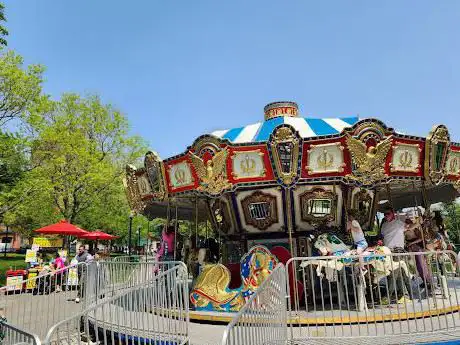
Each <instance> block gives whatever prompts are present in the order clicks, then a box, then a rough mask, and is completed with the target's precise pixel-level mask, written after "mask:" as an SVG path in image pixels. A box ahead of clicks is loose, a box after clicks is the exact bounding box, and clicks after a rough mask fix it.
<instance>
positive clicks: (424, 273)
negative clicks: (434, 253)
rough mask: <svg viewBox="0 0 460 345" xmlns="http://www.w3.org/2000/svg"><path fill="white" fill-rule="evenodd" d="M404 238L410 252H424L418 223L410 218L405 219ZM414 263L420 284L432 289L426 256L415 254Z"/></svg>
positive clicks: (431, 279) (429, 289)
mask: <svg viewBox="0 0 460 345" xmlns="http://www.w3.org/2000/svg"><path fill="white" fill-rule="evenodd" d="M405 223H406V225H405V238H406V246H407V249H408V250H409V252H411V253H424V252H425V250H424V249H423V237H422V234H421V230H420V225H419V224H416V223H414V222H413V221H412V220H411V219H409V218H408V219H406V221H405ZM414 256H415V263H416V266H417V271H418V274H419V276H420V278H422V280H423V282H422V286H423V287H424V288H426V289H427V290H428V292H430V291H431V289H432V281H433V278H432V275H431V270H430V268H429V266H428V263H427V261H426V256H425V255H423V254H415V255H414Z"/></svg>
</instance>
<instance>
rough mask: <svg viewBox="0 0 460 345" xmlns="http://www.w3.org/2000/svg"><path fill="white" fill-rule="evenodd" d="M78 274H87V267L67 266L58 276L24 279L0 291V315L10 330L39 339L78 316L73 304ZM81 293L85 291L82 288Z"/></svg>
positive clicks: (79, 306) (77, 310)
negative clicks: (57, 324) (25, 333)
mask: <svg viewBox="0 0 460 345" xmlns="http://www.w3.org/2000/svg"><path fill="white" fill-rule="evenodd" d="M78 271H80V275H82V274H85V273H86V272H87V264H86V263H80V264H78V265H74V266H68V267H66V268H65V269H62V270H60V271H58V272H54V273H53V272H48V273H46V274H44V275H38V276H36V277H33V278H30V279H27V280H25V281H23V282H21V283H20V284H14V285H7V286H3V287H2V288H0V314H2V316H4V317H5V318H6V322H7V324H8V325H9V326H10V327H13V326H12V325H14V327H18V328H21V329H24V330H27V331H28V332H32V333H34V334H37V336H39V337H43V336H44V335H45V334H46V331H47V329H49V328H50V327H51V326H52V325H54V324H55V323H57V322H58V321H60V320H62V319H65V318H67V317H69V316H71V315H74V314H76V313H78V312H80V311H81V310H82V308H83V306H82V304H81V303H80V304H78V303H75V299H76V297H77V294H78V289H79V286H78V276H79V274H78ZM81 289H85V286H84V284H83V285H82V286H81Z"/></svg>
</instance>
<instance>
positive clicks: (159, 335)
mask: <svg viewBox="0 0 460 345" xmlns="http://www.w3.org/2000/svg"><path fill="white" fill-rule="evenodd" d="M181 270H182V267H181V266H180V265H176V266H174V267H172V268H170V269H167V270H164V271H163V272H159V273H158V274H156V275H155V276H154V277H152V279H149V280H147V281H145V282H143V283H141V284H138V285H137V286H134V287H130V288H128V289H125V290H124V291H122V292H120V293H119V294H117V295H115V296H113V297H110V298H104V299H102V300H99V301H98V303H95V304H93V305H92V306H90V307H88V308H86V309H85V310H83V311H82V312H80V313H79V314H77V315H74V316H72V317H70V318H68V319H66V320H63V321H61V322H59V323H58V324H56V325H55V326H53V327H52V328H51V329H50V330H49V332H48V334H47V336H46V339H45V341H44V344H49V345H51V344H53V345H54V344H56V345H57V344H60V345H61V344H64V345H66V344H69V345H70V344H72V345H73V344H82V343H90V342H92V343H96V344H101V345H102V344H103V345H108V344H118V343H120V344H178V345H180V344H186V343H188V342H189V306H188V290H187V289H186V287H185V285H183V284H179V283H178V277H180V276H181V274H182V273H181Z"/></svg>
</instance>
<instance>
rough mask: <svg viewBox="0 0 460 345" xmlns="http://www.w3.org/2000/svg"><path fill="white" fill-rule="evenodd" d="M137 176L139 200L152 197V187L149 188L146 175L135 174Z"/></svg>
mask: <svg viewBox="0 0 460 345" xmlns="http://www.w3.org/2000/svg"><path fill="white" fill-rule="evenodd" d="M136 175H137V176H136V177H137V187H138V188H139V194H140V196H141V198H145V197H149V196H150V197H151V196H152V187H151V186H150V183H149V179H148V177H147V173H146V172H144V173H142V174H136Z"/></svg>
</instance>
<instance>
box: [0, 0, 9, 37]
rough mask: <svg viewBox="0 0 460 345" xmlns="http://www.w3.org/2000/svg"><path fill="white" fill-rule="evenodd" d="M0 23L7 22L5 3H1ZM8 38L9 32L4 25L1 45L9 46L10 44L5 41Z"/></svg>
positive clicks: (0, 30)
mask: <svg viewBox="0 0 460 345" xmlns="http://www.w3.org/2000/svg"><path fill="white" fill-rule="evenodd" d="M0 21H1V22H6V17H5V5H3V3H0ZM6 36H8V30H7V29H6V28H5V27H4V26H3V25H0V45H3V46H7V45H8V42H7V41H6V39H5V37H6Z"/></svg>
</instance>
